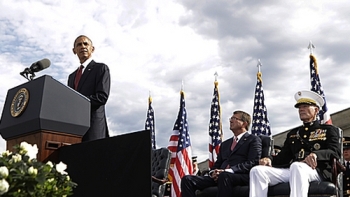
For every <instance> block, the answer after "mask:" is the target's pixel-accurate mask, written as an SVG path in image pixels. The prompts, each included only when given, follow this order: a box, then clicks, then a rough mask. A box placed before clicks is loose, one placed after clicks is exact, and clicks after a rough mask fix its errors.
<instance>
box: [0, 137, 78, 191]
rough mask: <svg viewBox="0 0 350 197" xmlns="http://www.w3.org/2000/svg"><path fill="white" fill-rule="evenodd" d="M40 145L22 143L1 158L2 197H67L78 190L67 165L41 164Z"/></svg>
mask: <svg viewBox="0 0 350 197" xmlns="http://www.w3.org/2000/svg"><path fill="white" fill-rule="evenodd" d="M37 154H38V148H37V145H36V144H35V145H30V144H28V143H27V142H22V143H21V144H20V145H16V146H15V147H14V152H9V151H8V150H7V151H5V152H3V153H2V154H1V155H0V196H4V197H28V196H31V197H47V196H50V197H51V196H52V197H56V196H57V197H58V196H59V197H66V196H70V195H72V194H73V188H74V187H76V186H77V184H76V183H74V182H73V181H72V180H71V179H70V177H69V175H68V173H67V172H65V170H66V168H67V165H66V164H64V163H62V162H60V163H58V164H56V165H54V164H53V163H52V162H51V161H49V162H47V163H46V164H44V163H42V162H39V161H37V159H36V155H37Z"/></svg>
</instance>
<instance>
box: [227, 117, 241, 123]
mask: <svg viewBox="0 0 350 197" xmlns="http://www.w3.org/2000/svg"><path fill="white" fill-rule="evenodd" d="M228 120H229V121H231V120H240V121H242V122H243V120H242V119H239V118H237V117H234V116H232V117H231V118H228Z"/></svg>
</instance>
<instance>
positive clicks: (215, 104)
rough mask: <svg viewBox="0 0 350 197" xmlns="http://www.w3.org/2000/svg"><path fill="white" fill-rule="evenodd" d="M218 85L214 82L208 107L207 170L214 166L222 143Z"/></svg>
mask: <svg viewBox="0 0 350 197" xmlns="http://www.w3.org/2000/svg"><path fill="white" fill-rule="evenodd" d="M218 85H219V83H218V82H217V81H215V82H214V93H213V99H212V102H211V107H210V121H209V168H212V167H213V166H214V163H215V161H216V159H217V155H218V153H219V149H220V145H221V142H222V121H221V107H220V96H219V88H218Z"/></svg>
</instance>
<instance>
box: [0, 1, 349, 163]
mask: <svg viewBox="0 0 350 197" xmlns="http://www.w3.org/2000/svg"><path fill="white" fill-rule="evenodd" d="M349 11H350V3H349V2H348V1H346V0H337V1H323V0H317V1H316V0H315V1H312V0H310V1H294V0H286V1H272V0H264V1H243V0H201V1H188V0H168V1H164V0H84V1H82V0H41V1H39V0H38V1H35V0H16V1H14V0H13V1H0V46H1V47H0V68H1V72H0V78H1V83H0V111H2V108H3V105H4V102H5V98H6V94H7V91H8V89H10V88H12V87H15V86H17V85H20V84H22V83H25V82H27V79H25V78H23V77H22V76H20V74H19V73H20V72H21V71H23V70H24V68H26V67H29V66H30V65H31V64H32V63H33V62H36V61H38V60H41V59H43V58H48V59H50V60H51V66H50V67H49V68H47V69H46V70H43V71H42V72H40V73H37V77H40V76H42V75H50V76H52V77H54V78H55V79H57V80H58V81H60V82H62V83H63V84H66V81H67V78H68V75H69V73H71V72H73V71H74V70H75V69H76V68H77V67H78V66H79V61H78V58H77V57H76V56H74V54H73V53H72V47H73V41H74V39H75V38H76V37H77V36H78V35H81V34H85V35H88V36H89V37H90V38H91V39H92V40H93V43H94V46H95V48H96V50H95V53H94V54H93V57H94V59H95V60H96V61H98V62H104V63H106V64H107V65H108V66H109V68H110V71H111V79H112V86H111V87H112V88H111V94H110V97H109V100H108V103H107V117H108V124H109V129H110V132H111V135H112V136H115V135H121V134H125V133H129V132H133V131H139V130H142V129H143V128H144V123H145V119H146V112H147V107H148V96H149V93H150V92H151V95H152V97H153V108H154V110H155V120H156V142H157V146H158V147H167V145H168V142H169V137H170V135H171V133H172V128H173V125H174V122H175V119H176V117H177V113H178V110H179V102H180V101H179V100H180V94H179V92H180V89H181V83H182V81H183V87H184V90H185V93H186V95H185V96H186V98H185V99H186V108H187V113H188V122H189V132H190V136H191V141H192V149H193V154H195V155H198V156H199V160H200V161H201V160H204V159H206V158H207V157H208V122H209V113H210V103H211V99H212V94H213V87H214V83H213V82H214V79H215V78H214V73H215V72H217V73H218V74H219V76H218V81H219V91H220V96H221V100H220V101H221V105H222V119H223V130H224V139H227V138H229V137H231V136H232V133H231V131H230V130H229V124H228V118H229V117H230V116H231V114H232V112H233V111H234V110H237V109H241V110H244V111H247V112H249V113H252V111H253V98H254V91H255V85H256V74H257V71H258V69H257V66H256V65H257V60H258V59H260V60H261V63H262V64H263V66H262V68H261V71H262V73H263V87H264V93H265V104H266V106H267V110H268V118H269V120H270V124H271V129H272V133H273V134H277V133H279V132H282V131H286V130H288V129H290V128H292V127H295V126H298V125H299V124H300V120H299V117H298V114H297V110H296V109H295V108H294V107H293V105H294V103H295V101H294V94H295V93H296V92H297V91H299V90H307V89H310V79H309V54H310V51H309V50H308V49H307V46H308V44H309V41H310V40H311V41H312V43H313V44H314V45H315V46H316V48H315V50H314V55H315V56H316V58H317V60H318V64H319V73H320V77H321V82H322V85H323V88H324V91H325V94H326V98H327V104H328V109H329V111H330V112H331V113H334V112H338V111H340V110H343V109H345V108H348V107H349V104H350V100H349V99H348V98H349V96H350V93H349V85H348V84H350V77H349V74H350V67H349V66H348V63H349V62H350V56H349V54H348V53H349V51H350V40H349V37H348V35H349V31H350V25H349V17H348V15H349V14H348V13H349ZM347 51H348V52H347ZM5 149H6V145H5V141H4V140H3V139H1V140H0V150H1V151H3V150H5Z"/></svg>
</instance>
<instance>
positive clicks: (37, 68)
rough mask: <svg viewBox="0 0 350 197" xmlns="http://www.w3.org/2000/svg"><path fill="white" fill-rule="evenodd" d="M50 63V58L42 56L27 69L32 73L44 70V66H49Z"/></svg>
mask: <svg viewBox="0 0 350 197" xmlns="http://www.w3.org/2000/svg"><path fill="white" fill-rule="evenodd" d="M50 64H51V62H50V60H49V59H46V58H44V59H42V60H40V61H37V62H35V63H33V64H32V65H31V66H30V68H29V70H31V71H32V72H33V73H34V72H39V71H42V70H44V69H45V68H48V67H49V66H50Z"/></svg>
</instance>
